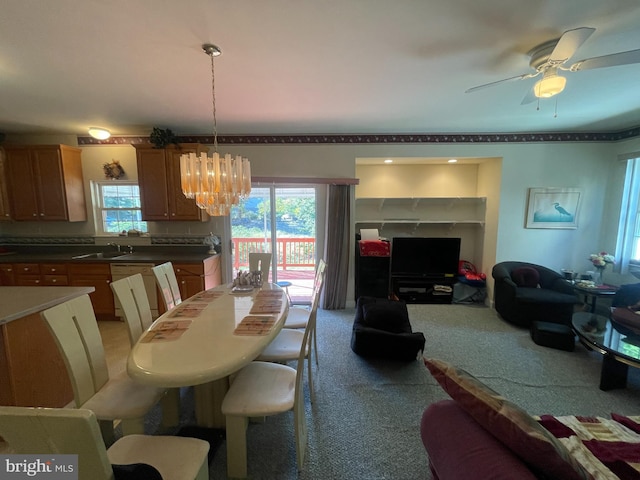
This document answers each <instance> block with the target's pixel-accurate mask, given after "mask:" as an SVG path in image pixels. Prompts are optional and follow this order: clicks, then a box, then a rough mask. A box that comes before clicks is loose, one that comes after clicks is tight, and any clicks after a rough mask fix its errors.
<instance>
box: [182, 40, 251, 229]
mask: <svg viewBox="0 0 640 480" xmlns="http://www.w3.org/2000/svg"><path fill="white" fill-rule="evenodd" d="M202 50H203V51H204V53H206V54H207V55H209V57H210V59H211V93H212V95H211V97H212V103H211V104H212V107H213V156H211V157H209V156H207V154H206V153H201V154H200V156H198V155H196V154H195V153H186V154H183V155H181V156H180V181H181V184H182V192H183V193H184V195H185V197H187V198H195V200H196V204H197V205H198V207H200V208H201V209H203V210H204V211H206V212H207V214H209V215H211V216H212V217H219V216H226V215H229V213H231V206H232V205H237V204H238V203H239V202H240V200H241V199H245V198H247V197H248V196H249V193H251V165H250V164H249V160H248V159H246V158H242V157H241V156H240V155H238V156H236V157H235V158H232V156H231V155H230V154H226V155H224V157H222V156H220V155H219V154H218V126H217V122H216V89H215V74H214V72H215V70H214V66H213V63H214V62H213V59H214V57H217V56H219V55H221V54H222V51H221V50H220V49H219V48H218V47H217V46H215V45H212V44H209V43H205V44H204V45H202Z"/></svg>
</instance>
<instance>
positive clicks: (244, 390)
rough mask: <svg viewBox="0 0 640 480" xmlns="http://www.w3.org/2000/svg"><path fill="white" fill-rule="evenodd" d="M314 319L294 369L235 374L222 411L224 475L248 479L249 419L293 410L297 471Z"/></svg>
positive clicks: (265, 366)
mask: <svg viewBox="0 0 640 480" xmlns="http://www.w3.org/2000/svg"><path fill="white" fill-rule="evenodd" d="M314 322H315V318H312V319H311V320H310V321H309V323H308V325H307V328H306V329H305V331H304V336H303V341H302V346H301V348H300V350H299V352H298V357H297V360H298V363H297V365H296V369H293V368H291V367H289V366H287V365H281V364H279V363H272V362H262V361H257V360H256V361H253V362H251V363H249V364H248V365H247V366H245V367H243V368H242V369H241V370H240V371H238V372H237V373H236V374H235V377H234V378H233V381H232V383H231V385H230V386H229V390H228V391H227V393H226V395H225V397H224V399H223V401H222V406H221V410H222V413H223V414H224V415H225V417H226V435H227V475H228V476H229V477H232V478H245V477H246V476H247V427H248V423H249V419H250V418H255V417H267V416H271V415H277V414H279V413H285V412H288V411H290V410H293V417H294V422H293V423H294V436H295V446H296V459H297V464H298V471H300V470H302V466H303V464H304V456H305V451H306V447H307V423H306V418H305V405H304V391H303V376H304V359H305V356H306V355H307V353H308V352H309V348H310V338H311V337H310V334H311V330H312V328H313V324H314Z"/></svg>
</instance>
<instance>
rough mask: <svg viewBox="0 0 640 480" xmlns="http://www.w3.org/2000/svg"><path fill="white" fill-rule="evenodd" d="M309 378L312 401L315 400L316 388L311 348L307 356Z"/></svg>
mask: <svg viewBox="0 0 640 480" xmlns="http://www.w3.org/2000/svg"><path fill="white" fill-rule="evenodd" d="M306 360H307V378H308V381H309V399H310V400H311V403H313V401H314V400H315V390H314V388H313V373H312V370H313V369H312V367H311V350H309V355H308V356H307V359H306Z"/></svg>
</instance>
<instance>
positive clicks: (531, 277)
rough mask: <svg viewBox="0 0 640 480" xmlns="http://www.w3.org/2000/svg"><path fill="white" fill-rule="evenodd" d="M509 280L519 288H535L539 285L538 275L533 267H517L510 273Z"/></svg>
mask: <svg viewBox="0 0 640 480" xmlns="http://www.w3.org/2000/svg"><path fill="white" fill-rule="evenodd" d="M511 280H513V281H514V283H515V284H516V285H517V286H519V287H529V288H536V287H537V286H538V284H539V283H540V274H539V273H538V270H536V269H535V268H533V267H519V268H516V269H514V270H513V272H511Z"/></svg>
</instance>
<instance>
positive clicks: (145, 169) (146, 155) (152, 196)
mask: <svg viewBox="0 0 640 480" xmlns="http://www.w3.org/2000/svg"><path fill="white" fill-rule="evenodd" d="M134 147H135V149H136V157H137V160H138V184H139V185H140V203H141V209H142V219H143V220H146V221H172V220H173V221H178V220H179V221H184V220H195V221H202V220H205V219H206V214H205V213H204V211H203V210H201V209H200V208H198V206H197V205H196V203H195V200H193V199H191V198H186V197H185V196H184V194H183V193H182V187H181V185H180V155H182V154H183V153H191V152H193V153H196V154H198V155H199V154H200V153H201V152H206V151H207V148H206V147H204V146H203V145H200V144H198V143H183V144H180V147H179V148H178V147H175V146H170V147H167V148H154V147H153V146H151V145H134Z"/></svg>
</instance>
